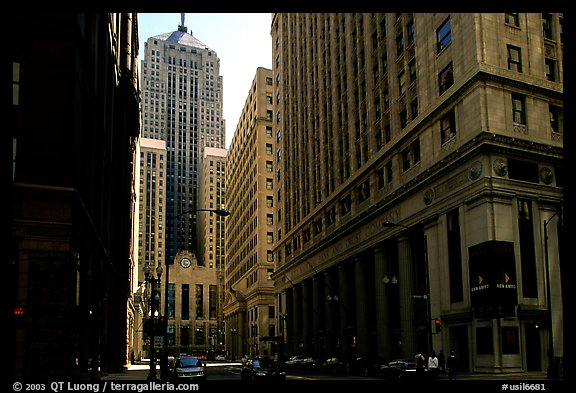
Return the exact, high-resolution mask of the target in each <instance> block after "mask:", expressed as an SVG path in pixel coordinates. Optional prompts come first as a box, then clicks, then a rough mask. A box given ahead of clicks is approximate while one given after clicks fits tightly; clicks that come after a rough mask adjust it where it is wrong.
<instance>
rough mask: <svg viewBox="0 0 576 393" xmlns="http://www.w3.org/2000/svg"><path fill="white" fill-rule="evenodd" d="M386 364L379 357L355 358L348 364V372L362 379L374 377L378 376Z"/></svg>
mask: <svg viewBox="0 0 576 393" xmlns="http://www.w3.org/2000/svg"><path fill="white" fill-rule="evenodd" d="M387 363H388V362H387V361H386V360H384V358H381V357H365V356H361V357H357V358H356V359H354V360H353V361H352V362H351V364H350V372H351V373H352V374H355V375H362V376H364V377H376V376H379V375H380V369H381V367H382V366H383V365H384V364H387Z"/></svg>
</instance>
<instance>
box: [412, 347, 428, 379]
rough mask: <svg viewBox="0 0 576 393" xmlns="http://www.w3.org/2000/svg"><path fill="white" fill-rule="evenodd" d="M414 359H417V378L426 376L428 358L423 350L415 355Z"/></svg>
mask: <svg viewBox="0 0 576 393" xmlns="http://www.w3.org/2000/svg"><path fill="white" fill-rule="evenodd" d="M414 360H415V361H416V378H420V379H422V378H424V371H425V367H426V358H425V357H424V354H423V353H422V351H420V352H419V353H418V354H417V355H416V356H415V357H414Z"/></svg>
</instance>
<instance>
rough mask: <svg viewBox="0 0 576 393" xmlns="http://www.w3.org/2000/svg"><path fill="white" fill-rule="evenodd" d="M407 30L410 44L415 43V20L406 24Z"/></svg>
mask: <svg viewBox="0 0 576 393" xmlns="http://www.w3.org/2000/svg"><path fill="white" fill-rule="evenodd" d="M406 31H407V32H408V46H410V45H411V44H413V43H414V20H413V19H411V20H410V22H408V23H407V24H406Z"/></svg>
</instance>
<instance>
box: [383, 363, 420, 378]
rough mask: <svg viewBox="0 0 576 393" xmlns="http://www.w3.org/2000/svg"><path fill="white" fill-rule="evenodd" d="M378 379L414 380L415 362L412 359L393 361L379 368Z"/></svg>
mask: <svg viewBox="0 0 576 393" xmlns="http://www.w3.org/2000/svg"><path fill="white" fill-rule="evenodd" d="M380 377H381V378H386V379H408V378H415V377H416V362H415V361H414V360H413V359H394V360H392V361H391V362H389V363H387V364H384V365H382V366H381V367H380Z"/></svg>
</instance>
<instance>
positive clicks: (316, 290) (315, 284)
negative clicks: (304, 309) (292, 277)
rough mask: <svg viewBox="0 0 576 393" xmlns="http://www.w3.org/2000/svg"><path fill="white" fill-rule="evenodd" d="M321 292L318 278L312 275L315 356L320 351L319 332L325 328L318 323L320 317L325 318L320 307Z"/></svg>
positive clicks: (313, 345)
mask: <svg viewBox="0 0 576 393" xmlns="http://www.w3.org/2000/svg"><path fill="white" fill-rule="evenodd" d="M322 294H323V292H322V288H321V287H320V278H318V277H316V276H314V277H313V278H312V307H313V308H314V313H313V314H312V351H313V353H315V354H316V355H317V356H318V355H320V354H321V353H322V348H321V347H320V334H319V332H320V331H321V330H325V327H324V326H321V325H320V318H322V319H325V314H324V307H322V306H323V303H321V302H322Z"/></svg>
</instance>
